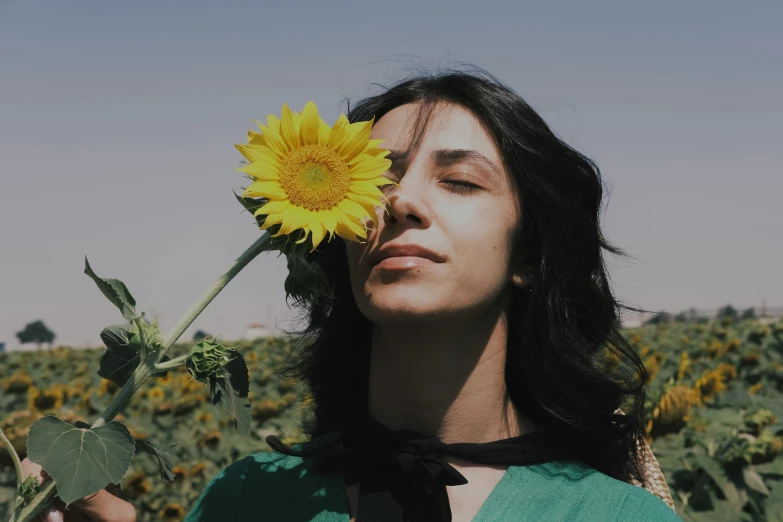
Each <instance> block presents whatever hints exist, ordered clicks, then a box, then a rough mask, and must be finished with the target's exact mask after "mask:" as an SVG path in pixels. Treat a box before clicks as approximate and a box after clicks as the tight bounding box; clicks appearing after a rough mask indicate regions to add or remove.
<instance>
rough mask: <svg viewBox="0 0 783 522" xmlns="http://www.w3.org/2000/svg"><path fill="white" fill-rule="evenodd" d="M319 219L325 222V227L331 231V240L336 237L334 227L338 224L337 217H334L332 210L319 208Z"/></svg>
mask: <svg viewBox="0 0 783 522" xmlns="http://www.w3.org/2000/svg"><path fill="white" fill-rule="evenodd" d="M318 219H320V220H321V223H323V225H324V227H325V228H326V230H327V231H328V232H329V240H330V241H331V240H332V238H334V229H335V227H336V226H337V218H335V217H334V214H333V213H332V211H331V210H319V211H318Z"/></svg>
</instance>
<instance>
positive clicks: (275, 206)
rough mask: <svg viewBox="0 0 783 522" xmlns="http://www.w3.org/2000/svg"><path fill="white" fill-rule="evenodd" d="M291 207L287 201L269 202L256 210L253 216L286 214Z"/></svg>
mask: <svg viewBox="0 0 783 522" xmlns="http://www.w3.org/2000/svg"><path fill="white" fill-rule="evenodd" d="M290 206H291V202H290V201H289V200H287V199H284V200H282V201H269V202H268V203H266V204H265V205H264V206H263V207H261V208H259V209H258V210H256V211H255V212H254V213H253V215H254V216H258V215H259V214H278V213H281V212H284V211H285V210H286V209H287V208H288V207H290Z"/></svg>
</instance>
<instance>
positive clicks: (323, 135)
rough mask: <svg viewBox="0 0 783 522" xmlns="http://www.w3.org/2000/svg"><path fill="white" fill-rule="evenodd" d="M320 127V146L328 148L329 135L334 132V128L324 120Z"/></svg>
mask: <svg viewBox="0 0 783 522" xmlns="http://www.w3.org/2000/svg"><path fill="white" fill-rule="evenodd" d="M318 125H319V127H318V145H321V146H323V147H326V145H327V144H328V143H329V133H330V132H331V131H332V128H331V127H329V124H328V123H326V122H325V121H324V120H321V121H320V123H319V124H318Z"/></svg>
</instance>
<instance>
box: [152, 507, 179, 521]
mask: <svg viewBox="0 0 783 522" xmlns="http://www.w3.org/2000/svg"><path fill="white" fill-rule="evenodd" d="M184 517H185V508H183V507H182V506H180V505H179V504H166V505H165V506H163V509H161V510H160V512H159V513H158V518H160V519H161V520H163V521H166V522H169V521H171V522H173V521H178V520H182V519H183V518H184Z"/></svg>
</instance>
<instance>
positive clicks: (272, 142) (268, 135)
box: [256, 115, 288, 157]
mask: <svg viewBox="0 0 783 522" xmlns="http://www.w3.org/2000/svg"><path fill="white" fill-rule="evenodd" d="M270 116H271V115H270ZM256 123H257V124H258V128H259V129H261V138H258V140H259V144H260V145H265V146H267V147H269V148H270V149H271V150H272V151H273V152H274V153H275V154H277V155H278V156H279V157H282V156H284V155H285V154H287V153H288V147H286V145H285V143H283V138H282V137H281V136H280V132H279V128H280V126H279V124H278V128H277V129H273V128H272V127H264V126H263V125H262V124H261V122H260V121H258V120H256Z"/></svg>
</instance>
